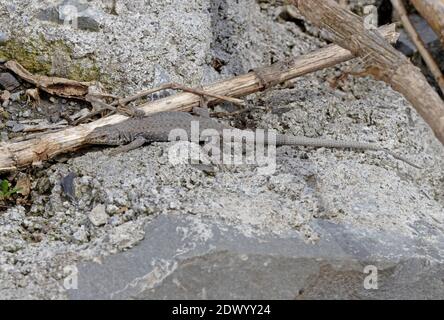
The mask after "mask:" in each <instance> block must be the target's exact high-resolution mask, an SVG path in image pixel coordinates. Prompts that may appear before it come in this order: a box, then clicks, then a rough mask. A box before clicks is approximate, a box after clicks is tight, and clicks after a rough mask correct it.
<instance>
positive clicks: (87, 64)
mask: <svg viewBox="0 0 444 320" xmlns="http://www.w3.org/2000/svg"><path fill="white" fill-rule="evenodd" d="M71 56H72V50H71V48H70V47H69V46H68V45H66V44H65V43H64V42H63V41H60V40H57V41H47V40H46V39H44V38H43V37H40V38H38V39H32V40H27V41H26V42H23V41H20V40H15V39H14V40H13V39H11V40H9V41H7V42H6V43H5V44H4V45H2V46H0V59H5V60H16V61H17V62H18V63H20V64H21V65H22V66H23V67H24V68H25V69H27V70H28V71H29V72H31V73H34V74H41V75H47V76H59V77H65V78H69V79H72V80H77V81H94V80H99V78H100V70H99V68H98V67H97V65H96V64H95V63H94V61H93V60H92V59H91V58H89V57H87V58H83V59H80V60H73V59H72V58H71Z"/></svg>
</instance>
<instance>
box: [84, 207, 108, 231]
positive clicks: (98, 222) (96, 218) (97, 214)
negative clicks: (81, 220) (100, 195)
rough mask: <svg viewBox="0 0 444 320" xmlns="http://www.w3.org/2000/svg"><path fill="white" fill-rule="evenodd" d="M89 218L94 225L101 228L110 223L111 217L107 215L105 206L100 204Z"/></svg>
mask: <svg viewBox="0 0 444 320" xmlns="http://www.w3.org/2000/svg"><path fill="white" fill-rule="evenodd" d="M88 218H89V220H90V221H91V223H92V224H93V225H95V226H96V227H100V226H103V225H105V224H106V223H107V222H108V218H109V216H108V214H107V213H106V210H105V206H104V205H103V204H99V205H98V206H96V207H95V208H94V209H92V211H91V213H90V214H89V215H88Z"/></svg>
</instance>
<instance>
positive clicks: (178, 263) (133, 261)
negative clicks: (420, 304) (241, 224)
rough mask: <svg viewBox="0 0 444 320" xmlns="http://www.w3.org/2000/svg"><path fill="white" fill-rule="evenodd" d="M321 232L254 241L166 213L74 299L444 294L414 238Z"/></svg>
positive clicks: (89, 270) (437, 272) (84, 277)
mask: <svg viewBox="0 0 444 320" xmlns="http://www.w3.org/2000/svg"><path fill="white" fill-rule="evenodd" d="M317 228H318V230H319V231H320V233H322V234H323V235H324V237H325V238H324V239H323V240H321V241H320V242H318V243H317V244H308V243H306V242H305V241H304V239H303V238H301V237H300V235H298V233H297V232H292V233H289V234H287V235H286V236H259V237H254V238H251V237H245V235H242V233H241V232H239V231H238V230H236V229H233V228H230V227H229V228H226V227H223V228H220V227H219V226H218V224H217V223H214V222H211V221H209V220H201V219H200V218H198V217H186V216H180V215H179V216H169V217H166V216H161V217H158V218H156V219H155V220H154V221H152V222H151V223H149V224H148V225H147V227H146V230H145V234H146V238H145V239H144V240H143V241H142V242H141V243H140V244H139V245H138V246H137V247H136V248H134V249H133V250H131V251H128V252H125V253H120V254H117V255H114V256H112V257H109V258H106V259H104V260H103V261H101V263H100V264H98V263H83V264H81V265H79V266H78V267H79V275H80V278H79V289H78V290H72V291H69V296H70V298H71V299H196V298H197V299H322V298H327V299H350V298H352V299H396V298H398V299H409V298H419V299H430V298H439V297H440V296H442V295H443V294H444V283H443V282H437V281H436V277H438V278H441V277H442V276H443V275H444V269H443V268H442V265H441V264H439V263H438V264H435V263H430V260H428V259H427V258H426V257H425V256H423V253H422V249H421V246H418V245H417V244H416V243H415V242H416V240H415V239H414V238H410V239H409V238H405V237H403V236H400V235H399V234H388V233H380V232H379V231H378V230H365V231H364V230H356V229H354V230H353V229H348V228H343V227H342V226H340V225H336V224H331V223H321V224H319V225H318V226H317ZM321 230H322V231H321ZM377 234H378V237H379V238H377V237H375V236H376V235H377ZM428 248H429V249H431V250H433V245H430V246H429V247H428ZM437 249H438V248H437ZM442 249H443V246H442V245H440V246H439V250H442ZM441 252H442V251H441ZM442 258H443V256H442V253H441V259H442ZM373 266H374V267H375V268H376V269H372V267H373ZM366 267H367V268H370V269H369V270H374V272H376V273H375V274H377V279H378V280H377V285H378V288H379V290H374V289H373V290H372V289H370V288H369V287H368V286H366V285H365V280H366V277H367V276H368V273H366V272H367V271H366V269H367V268H366Z"/></svg>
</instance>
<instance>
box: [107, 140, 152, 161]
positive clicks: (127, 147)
mask: <svg viewBox="0 0 444 320" xmlns="http://www.w3.org/2000/svg"><path fill="white" fill-rule="evenodd" d="M146 142H147V140H146V139H145V138H144V137H141V136H139V137H137V138H136V139H135V140H133V141H132V142H130V143H128V144H126V145H124V146H120V147H117V148H114V149H113V150H111V151H110V152H109V155H110V156H115V155H116V154H119V153H122V152H128V151H131V150H134V149H137V148H140V147H141V146H143V145H144V144H145V143H146Z"/></svg>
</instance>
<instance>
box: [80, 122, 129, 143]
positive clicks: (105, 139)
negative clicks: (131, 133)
mask: <svg viewBox="0 0 444 320" xmlns="http://www.w3.org/2000/svg"><path fill="white" fill-rule="evenodd" d="M85 143H87V144H104V145H110V146H117V145H120V144H121V137H120V133H119V131H118V130H115V129H112V128H111V127H109V126H105V127H100V128H96V129H94V130H93V131H92V132H91V133H90V134H88V135H87V136H86V138H85Z"/></svg>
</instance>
